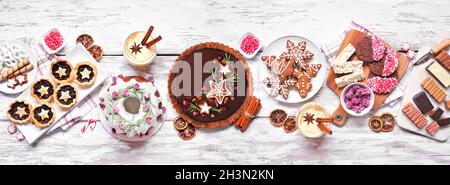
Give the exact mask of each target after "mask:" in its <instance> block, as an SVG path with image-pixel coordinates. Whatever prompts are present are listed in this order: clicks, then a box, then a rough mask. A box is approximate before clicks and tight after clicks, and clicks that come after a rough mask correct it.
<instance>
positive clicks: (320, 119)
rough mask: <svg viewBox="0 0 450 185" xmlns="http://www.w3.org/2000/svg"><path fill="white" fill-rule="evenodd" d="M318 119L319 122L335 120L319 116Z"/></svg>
mask: <svg viewBox="0 0 450 185" xmlns="http://www.w3.org/2000/svg"><path fill="white" fill-rule="evenodd" d="M316 121H317V122H319V123H326V122H328V123H329V122H333V121H334V118H317V119H316Z"/></svg>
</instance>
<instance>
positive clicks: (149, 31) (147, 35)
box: [141, 26, 153, 45]
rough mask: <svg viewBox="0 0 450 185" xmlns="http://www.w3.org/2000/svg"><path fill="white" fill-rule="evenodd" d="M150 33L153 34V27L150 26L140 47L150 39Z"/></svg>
mask: <svg viewBox="0 0 450 185" xmlns="http://www.w3.org/2000/svg"><path fill="white" fill-rule="evenodd" d="M152 32H153V26H150V27H149V28H148V30H147V33H145V36H144V38H143V39H142V41H141V45H145V43H147V41H148V38H149V37H150V35H152Z"/></svg>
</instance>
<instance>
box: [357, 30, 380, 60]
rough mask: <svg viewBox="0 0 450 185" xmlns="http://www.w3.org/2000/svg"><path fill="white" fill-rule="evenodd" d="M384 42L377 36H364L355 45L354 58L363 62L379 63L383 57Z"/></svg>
mask: <svg viewBox="0 0 450 185" xmlns="http://www.w3.org/2000/svg"><path fill="white" fill-rule="evenodd" d="M384 50H385V46H384V42H383V40H381V38H379V37H377V36H365V37H364V38H363V39H361V41H359V42H358V44H356V57H358V59H359V60H362V61H364V62H375V61H379V60H380V59H381V58H382V57H383V56H384Z"/></svg>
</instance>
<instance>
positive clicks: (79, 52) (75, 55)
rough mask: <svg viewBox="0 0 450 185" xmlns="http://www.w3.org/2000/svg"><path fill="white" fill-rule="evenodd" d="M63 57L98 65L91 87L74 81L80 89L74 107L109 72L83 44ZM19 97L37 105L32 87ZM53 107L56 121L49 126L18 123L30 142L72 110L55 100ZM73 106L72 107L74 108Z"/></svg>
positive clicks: (72, 60)
mask: <svg viewBox="0 0 450 185" xmlns="http://www.w3.org/2000/svg"><path fill="white" fill-rule="evenodd" d="M63 59H66V60H68V61H69V62H70V63H71V64H72V65H73V66H75V65H76V64H77V63H80V62H84V61H89V62H92V63H93V64H95V65H96V67H97V72H98V74H97V79H96V80H95V83H94V84H92V86H91V87H89V88H80V87H79V86H78V85H77V84H76V83H75V82H72V85H74V86H75V88H77V89H78V100H77V104H76V105H75V106H73V107H76V106H77V105H78V104H79V103H80V102H81V101H82V100H83V99H84V98H86V96H88V95H89V94H90V93H91V92H92V91H93V90H95V89H96V88H97V87H98V86H99V85H101V84H102V83H103V82H104V81H105V79H106V78H107V77H108V74H107V73H106V72H104V71H103V70H102V69H101V68H100V66H98V64H97V61H96V60H95V59H94V58H92V56H91V55H90V54H89V52H88V51H87V50H86V49H85V48H84V47H83V45H82V44H77V45H76V46H75V48H74V49H72V51H71V52H70V53H69V54H67V55H66V56H65V57H63ZM47 68H48V70H49V71H50V65H48V67H47ZM17 99H25V100H27V101H28V102H30V103H31V104H32V106H33V105H36V104H37V102H36V100H35V99H34V98H33V97H32V96H31V93H30V89H27V90H26V91H24V92H23V93H22V94H21V95H20V96H19V97H18V98H17ZM51 105H52V108H53V109H54V110H55V114H56V117H55V122H54V123H53V124H52V125H51V126H50V127H47V128H38V127H35V126H34V125H33V124H31V123H30V122H28V123H25V124H21V125H17V127H18V128H19V130H20V131H21V132H22V134H23V135H24V136H25V138H26V140H27V141H28V143H29V144H32V143H34V142H35V141H36V140H37V139H39V137H40V136H41V135H43V134H45V133H46V132H47V130H48V129H50V128H51V127H52V126H54V125H55V124H56V123H57V122H58V121H59V120H60V119H61V118H62V117H64V116H65V115H66V114H67V113H68V112H70V111H71V110H72V109H70V110H67V111H66V110H64V109H62V108H60V107H59V106H58V105H56V104H55V102H53V101H52V102H51ZM73 107H72V108H73Z"/></svg>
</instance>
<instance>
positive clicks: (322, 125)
mask: <svg viewBox="0 0 450 185" xmlns="http://www.w3.org/2000/svg"><path fill="white" fill-rule="evenodd" d="M317 126H318V127H319V128H320V130H322V131H324V132H325V133H327V134H328V135H331V134H333V131H331V130H330V129H329V128H328V127H327V126H326V125H325V124H323V123H321V122H319V123H318V124H317Z"/></svg>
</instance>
